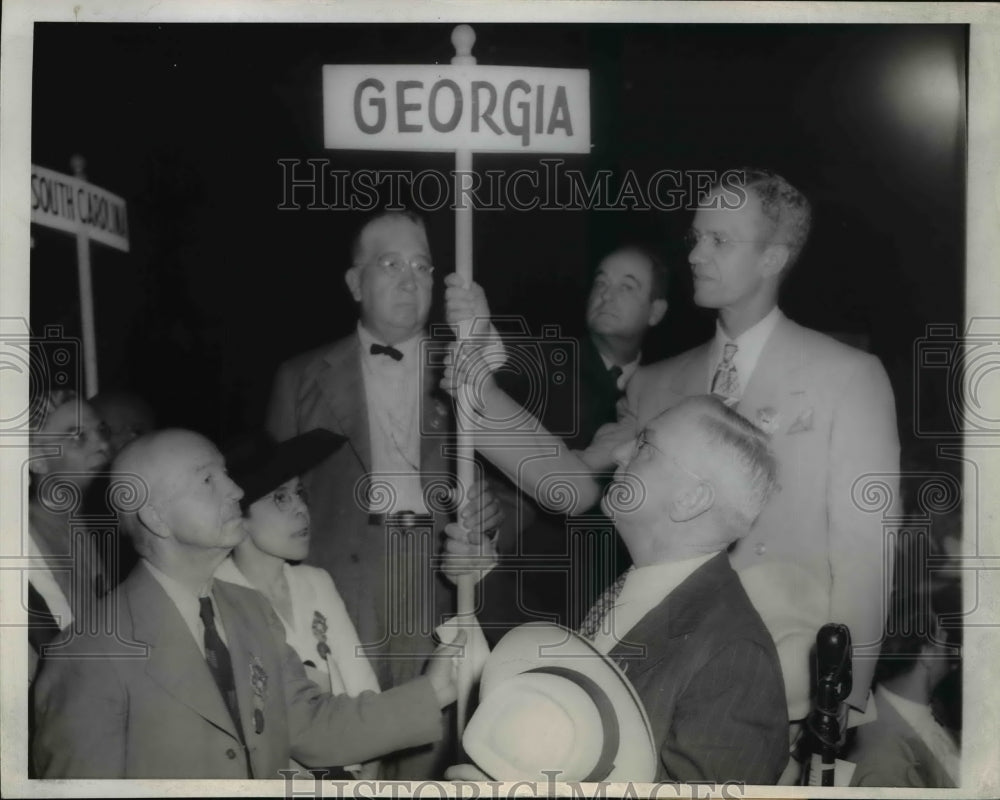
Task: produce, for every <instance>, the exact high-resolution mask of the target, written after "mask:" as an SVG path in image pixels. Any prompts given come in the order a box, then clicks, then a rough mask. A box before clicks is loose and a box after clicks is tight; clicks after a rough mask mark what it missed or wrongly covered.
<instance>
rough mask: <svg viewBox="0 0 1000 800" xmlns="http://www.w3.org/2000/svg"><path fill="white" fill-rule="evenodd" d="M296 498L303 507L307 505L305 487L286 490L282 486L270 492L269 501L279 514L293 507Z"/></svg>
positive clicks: (307, 497) (307, 499)
mask: <svg viewBox="0 0 1000 800" xmlns="http://www.w3.org/2000/svg"><path fill="white" fill-rule="evenodd" d="M296 498H297V499H299V500H301V501H302V504H303V505H309V494H308V492H306V487H305V486H299V487H298V488H297V489H286V488H285V487H283V486H282V487H279V488H277V489H275V490H274V491H273V492H271V500H273V501H274V504H275V505H276V506H277V507H278V511H281V512H285V511H288V510H289V509H290V508H291V507H292V506H294V505H295V500H296Z"/></svg>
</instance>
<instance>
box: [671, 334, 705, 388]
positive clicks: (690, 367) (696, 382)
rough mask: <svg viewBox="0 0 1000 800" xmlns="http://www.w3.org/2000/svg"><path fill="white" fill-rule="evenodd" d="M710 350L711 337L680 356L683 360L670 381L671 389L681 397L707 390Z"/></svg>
mask: <svg viewBox="0 0 1000 800" xmlns="http://www.w3.org/2000/svg"><path fill="white" fill-rule="evenodd" d="M711 352H712V339H709V340H708V341H707V342H705V343H704V344H701V345H698V347H696V348H694V349H693V350H691V351H689V352H688V353H686V354H685V355H682V356H680V358H683V359H684V361H683V362H681V364H680V365H679V366H678V369H677V372H676V373H675V375H674V379H673V381H672V382H671V385H670V388H671V390H672V391H673V392H674V393H675V394H677V395H680V396H681V397H691V396H692V395H697V394H705V393H706V392H707V391H708V378H709V370H711V369H712V366H713V365H711V364H709V356H710V355H711Z"/></svg>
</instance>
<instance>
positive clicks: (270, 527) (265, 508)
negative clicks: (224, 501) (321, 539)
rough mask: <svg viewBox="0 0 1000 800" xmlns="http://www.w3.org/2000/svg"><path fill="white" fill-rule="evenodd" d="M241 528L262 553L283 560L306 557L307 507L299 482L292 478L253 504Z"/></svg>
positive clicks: (307, 535)
mask: <svg viewBox="0 0 1000 800" xmlns="http://www.w3.org/2000/svg"><path fill="white" fill-rule="evenodd" d="M244 526H245V527H246V530H247V537H248V539H249V540H250V541H251V542H253V544H254V545H255V546H256V547H257V549H258V550H260V551H261V552H264V553H267V554H268V555H271V556H275V557H276V558H282V559H284V560H286V561H301V560H302V559H304V558H305V557H306V556H307V555H308V554H309V507H308V506H307V505H306V499H305V489H304V488H303V487H302V481H301V480H299V479H298V478H292V479H291V480H289V481H286V482H285V483H283V484H281V486H279V487H278V488H277V489H275V490H274V491H273V492H271V493H270V494H266V495H264V496H263V497H261V498H260V499H259V500H257V501H256V502H254V503H253V504H252V505H251V506H250V508H249V509H247V514H246V517H245V521H244Z"/></svg>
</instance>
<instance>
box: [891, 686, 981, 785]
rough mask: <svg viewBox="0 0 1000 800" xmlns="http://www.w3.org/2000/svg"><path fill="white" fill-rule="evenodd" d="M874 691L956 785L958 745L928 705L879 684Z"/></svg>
mask: <svg viewBox="0 0 1000 800" xmlns="http://www.w3.org/2000/svg"><path fill="white" fill-rule="evenodd" d="M875 691H877V692H878V694H879V697H881V698H882V699H883V700H885V701H886V702H887V703H888V704H889V705H890V706H892V707H893V708H894V709H895V710H896V713H897V714H899V716H901V717H902V718H903V719H904V720H905V721H906V723H907V724H908V725H909V726H910V727H911V728H913V730H914V731H915V732H916V734H917V736H919V737H920V741H922V742H923V743H924V744H925V745H927V747H928V749H929V750H930V751H931V753H933V754H934V757H935V758H936V759H937V760H938V761H940V762H941V766H943V767H944V768H945V770H946V771H947V772H948V774H949V775H950V776H951V779H952V781H953V782H954V784H955V785H956V786H958V785H959V784H960V783H961V777H962V776H961V770H960V768H959V754H958V745H957V744H956V743H955V740H954V739H952V738H951V735H950V734H949V733H948V732H947V731H946V730H945V729H944V728H943V727H942V726H941V724H940V723H939V722H938V721H937V720H936V719H934V714H933V713H932V712H931V708H930V706H929V705H927V704H925V703H917V702H916V701H914V700H910V699H909V698H906V697H902V696H900V695H898V694H896V693H895V692H890V691H889V690H888V689H886V688H885V686H879V687H878V688H877V689H876V690H875Z"/></svg>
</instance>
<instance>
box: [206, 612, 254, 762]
mask: <svg viewBox="0 0 1000 800" xmlns="http://www.w3.org/2000/svg"><path fill="white" fill-rule="evenodd" d="M198 606H199V616H200V617H201V621H202V623H204V625H205V661H207V662H208V668H209V669H210V670H212V677H213V678H215V683H216V685H218V687H219V691H220V692H222V699H223V700H225V701H226V708H228V709H229V715H230V716H231V717H232V718H233V725H235V726H236V733H237V734H239V737H240V742H241V743H242V742H243V741H244V739H243V726H242V725H241V724H240V707H239V704H238V703H237V702H236V684H235V683H234V681H233V662H232V660H231V659H230V657H229V648H227V647H226V645H225V643H224V642H223V641H222V637H221V636H219V629H218V628H216V627H215V613H214V612H213V610H212V600H211V599H210V598H209V597H207V596H206V597H199V598H198Z"/></svg>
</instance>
